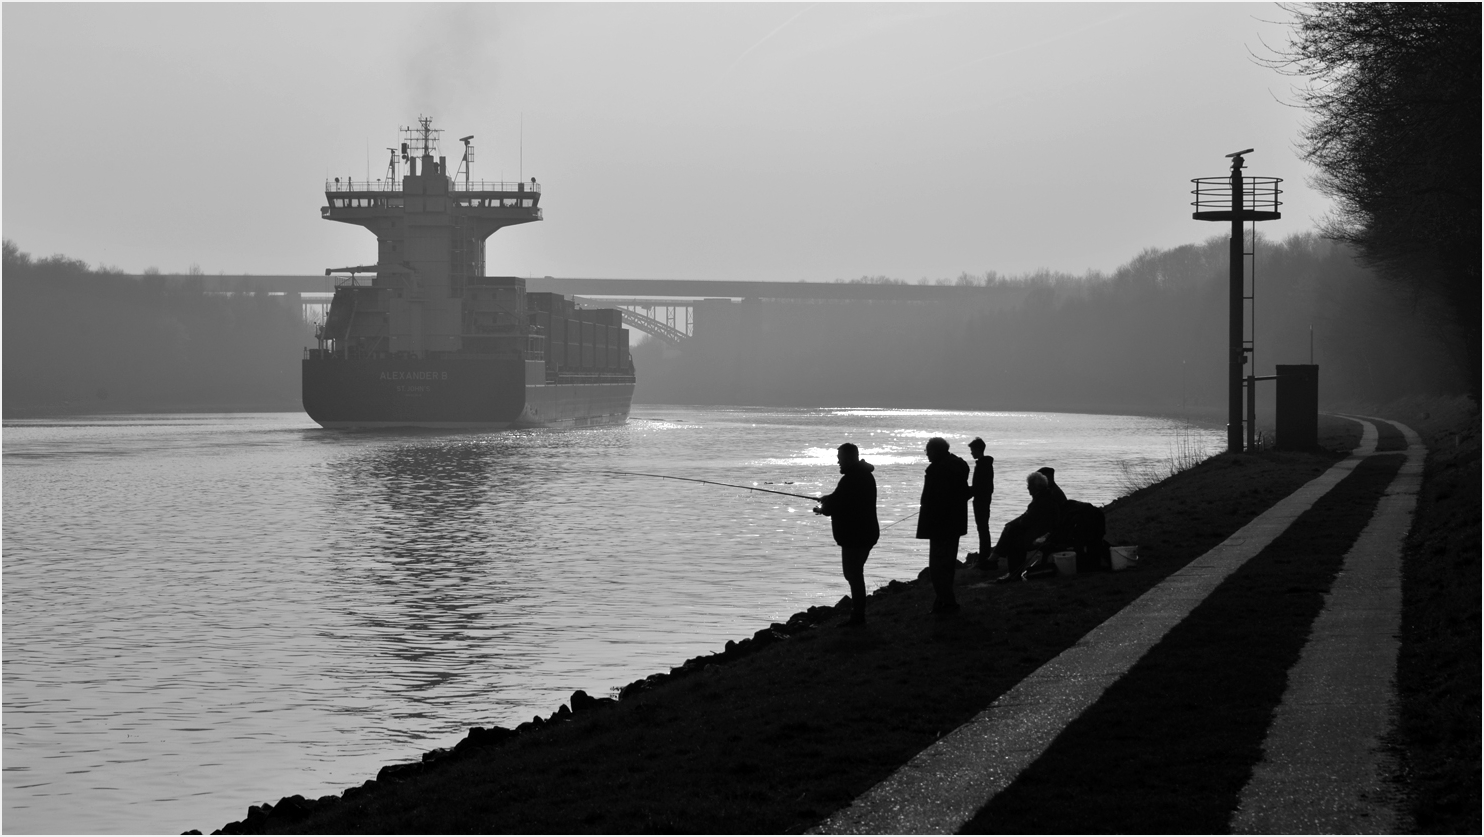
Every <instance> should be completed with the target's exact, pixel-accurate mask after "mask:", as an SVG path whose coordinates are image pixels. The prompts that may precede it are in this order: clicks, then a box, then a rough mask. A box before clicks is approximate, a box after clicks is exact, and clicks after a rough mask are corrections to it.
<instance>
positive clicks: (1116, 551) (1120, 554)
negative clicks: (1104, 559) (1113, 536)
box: [1111, 546, 1139, 570]
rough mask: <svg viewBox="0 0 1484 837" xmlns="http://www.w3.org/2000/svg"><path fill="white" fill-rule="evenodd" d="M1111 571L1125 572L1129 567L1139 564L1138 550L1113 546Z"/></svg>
mask: <svg viewBox="0 0 1484 837" xmlns="http://www.w3.org/2000/svg"><path fill="white" fill-rule="evenodd" d="M1111 554H1112V556H1113V569H1114V570H1126V569H1128V568H1129V566H1131V565H1133V564H1137V563H1138V562H1139V548H1138V547H1137V546H1115V547H1113V549H1112V553H1111Z"/></svg>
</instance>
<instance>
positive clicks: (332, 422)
mask: <svg viewBox="0 0 1484 837" xmlns="http://www.w3.org/2000/svg"><path fill="white" fill-rule="evenodd" d="M633 395H634V384H633V382H632V379H628V380H611V379H610V380H603V378H602V377H601V376H589V380H584V381H582V382H578V383H550V384H549V383H546V380H545V368H544V364H542V363H540V362H531V361H524V360H520V359H494V358H446V359H438V360H392V359H372V358H351V359H346V358H336V357H311V358H306V359H305V360H304V361H303V400H304V411H305V412H306V413H308V414H309V417H310V418H312V419H314V421H315V422H316V423H318V424H319V425H320V426H322V427H328V428H337V429H340V428H344V429H374V428H395V427H422V428H432V429H438V430H500V429H504V428H508V427H589V426H594V425H604V424H622V423H623V422H624V421H626V420H627V419H628V415H629V404H630V402H631V401H632V399H633Z"/></svg>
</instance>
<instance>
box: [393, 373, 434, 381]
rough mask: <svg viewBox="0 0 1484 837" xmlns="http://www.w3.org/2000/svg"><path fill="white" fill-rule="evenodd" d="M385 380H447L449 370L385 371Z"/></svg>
mask: <svg viewBox="0 0 1484 837" xmlns="http://www.w3.org/2000/svg"><path fill="white" fill-rule="evenodd" d="M381 380H383V381H446V380H448V373H447V372H383V373H381Z"/></svg>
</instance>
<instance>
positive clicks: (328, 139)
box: [0, 2, 1329, 281]
mask: <svg viewBox="0 0 1484 837" xmlns="http://www.w3.org/2000/svg"><path fill="white" fill-rule="evenodd" d="M1288 19H1289V15H1288V13H1287V12H1285V11H1284V10H1282V9H1280V8H1279V7H1277V6H1275V5H1272V4H1268V3H1248V4H1213V3H1190V4H1187V3H1153V4H1116V3H1092V4H1075V3H1032V4H1020V3H952V4H931V3H907V4H850V3H814V4H800V3H742V4H726V3H697V4H691V3H662V4H620V3H600V4H579V3H570V4H569V3H560V4H558V3H508V4H507V3H499V4H407V5H404V4H392V3H330V4H312V5H311V4H290V3H269V4H258V3H249V4H216V3H211V4H192V3H164V4H139V5H136V4H127V3H104V4H53V3H35V4H32V3H13V2H12V3H5V4H4V5H3V7H0V25H3V99H0V110H3V129H4V130H3V160H0V165H3V179H0V191H3V219H0V226H3V234H4V237H5V238H6V239H8V240H11V241H13V242H15V244H16V245H17V246H18V247H19V248H20V249H21V250H22V251H25V252H28V253H31V254H32V255H35V256H38V257H39V256H46V255H51V254H64V255H66V256H69V257H71V258H77V259H82V260H84V261H86V262H88V263H90V264H92V265H94V266H99V265H106V266H111V267H116V268H119V269H122V270H124V271H126V272H141V271H143V270H144V269H146V268H149V267H154V268H158V269H159V270H161V271H164V272H166V273H171V272H184V271H186V270H187V269H189V268H190V267H191V266H193V265H194V266H198V267H199V268H200V269H201V270H202V271H204V272H206V273H210V274H216V273H227V274H238V273H251V274H322V273H323V271H324V269H325V268H327V267H339V266H342V265H349V264H364V263H367V262H368V261H372V260H374V259H375V253H376V250H375V240H374V238H373V237H372V236H371V234H370V233H368V232H366V231H365V230H363V229H361V228H359V227H355V226H350V225H345V224H338V223H334V222H330V221H324V220H321V218H320V217H319V209H320V207H321V206H323V205H324V204H325V196H324V191H323V190H324V183H325V180H326V179H327V178H331V177H336V176H339V177H354V178H355V179H356V180H363V179H365V178H366V177H367V176H368V174H369V176H370V178H372V179H375V178H378V177H383V176H385V172H386V163H387V158H388V152H387V148H388V147H389V146H393V145H395V144H396V143H397V142H398V141H399V133H398V129H399V128H400V127H402V126H408V125H413V124H415V122H416V120H417V118H418V117H419V116H431V117H432V118H433V120H434V127H436V128H443V129H445V130H446V133H444V134H443V153H444V154H446V155H447V156H448V157H450V158H456V157H457V156H458V153H459V152H458V148H459V144H458V138H459V137H462V136H465V135H469V134H473V135H474V137H475V138H474V145H475V149H476V151H475V162H474V164H473V176H474V178H475V179H480V178H484V179H504V180H515V179H518V178H520V179H529V178H531V177H535V178H537V179H538V181H539V182H540V183H541V187H542V201H541V203H542V207H543V210H544V214H545V220H543V221H541V222H539V223H534V224H526V225H521V226H516V227H511V228H508V229H505V230H502V231H501V232H498V233H496V234H495V235H494V236H492V237H491V238H490V240H489V245H488V251H487V272H488V273H490V274H491V275H517V276H562V277H613V278H656V279H660V278H663V279H728V280H737V279H754V280H778V281H833V280H836V279H850V278H856V277H860V276H867V275H869V276H889V277H893V278H898V279H905V280H908V281H918V280H920V279H922V278H928V279H932V280H937V279H942V278H952V277H956V276H958V275H959V274H961V273H963V272H968V273H972V274H983V273H984V272H985V271H989V270H994V271H997V272H998V273H1000V274H1002V275H1017V274H1025V273H1029V272H1032V271H1036V270H1039V269H1043V268H1044V269H1049V270H1054V271H1063V272H1068V273H1073V274H1082V273H1084V272H1086V271H1090V270H1100V271H1105V272H1106V271H1112V270H1113V269H1115V268H1116V267H1118V265H1120V264H1122V263H1124V262H1126V261H1128V260H1129V259H1131V258H1132V257H1133V256H1135V255H1136V254H1138V253H1139V252H1140V251H1141V250H1143V249H1145V248H1149V247H1160V248H1167V247H1174V246H1178V245H1180V244H1186V243H1192V242H1198V241H1202V240H1204V239H1206V238H1209V237H1211V236H1213V235H1219V234H1223V233H1224V232H1225V231H1226V228H1225V226H1224V225H1221V224H1211V223H1202V222H1198V221H1194V220H1192V219H1191V217H1190V211H1191V210H1190V206H1189V202H1190V200H1191V195H1190V189H1191V188H1192V187H1191V184H1190V179H1191V178H1193V177H1205V176H1220V175H1223V174H1225V173H1226V171H1227V166H1228V162H1227V160H1226V159H1225V155H1226V154H1228V153H1230V152H1233V151H1239V150H1242V149H1245V148H1255V149H1256V151H1255V153H1253V154H1251V155H1248V158H1247V159H1248V172H1249V173H1251V174H1256V175H1264V176H1274V177H1281V178H1284V181H1285V182H1284V184H1283V188H1284V190H1285V192H1284V195H1283V200H1284V202H1285V203H1284V206H1283V213H1284V217H1283V219H1282V220H1280V221H1274V222H1268V223H1264V224H1263V225H1262V226H1261V227H1260V230H1261V232H1263V233H1264V234H1265V235H1268V236H1273V237H1283V236H1286V235H1289V234H1291V233H1295V232H1302V231H1308V230H1311V229H1313V228H1314V227H1315V225H1316V224H1317V223H1318V222H1319V221H1320V220H1321V219H1322V218H1323V217H1324V216H1325V214H1326V213H1327V212H1328V211H1329V202H1328V200H1327V199H1326V198H1325V197H1324V196H1323V195H1320V194H1319V193H1317V192H1316V191H1314V190H1313V189H1311V188H1310V187H1309V186H1308V185H1307V183H1306V181H1307V180H1308V179H1309V178H1310V177H1311V176H1312V171H1311V170H1310V169H1309V168H1308V167H1306V166H1305V164H1303V163H1302V162H1301V161H1300V160H1299V159H1298V154H1297V141H1298V139H1299V134H1300V131H1301V129H1302V126H1303V124H1304V121H1305V115H1304V112H1303V111H1302V110H1300V109H1298V108H1297V107H1295V106H1294V105H1293V102H1294V100H1295V96H1294V95H1293V90H1292V85H1293V80H1292V79H1290V78H1287V77H1285V76H1282V75H1280V74H1279V73H1277V72H1275V71H1273V70H1272V69H1269V68H1267V67H1264V66H1262V65H1261V64H1260V63H1259V62H1258V61H1257V60H1256V59H1255V58H1254V56H1264V55H1270V54H1271V52H1270V48H1280V47H1282V46H1283V45H1285V44H1286V43H1287V39H1288V35H1289V29H1288V27H1287V26H1286V25H1285V23H1284V22H1285V21H1287V20H1288ZM1265 44H1266V46H1265ZM452 164H453V161H452V159H451V160H450V166H451V167H452Z"/></svg>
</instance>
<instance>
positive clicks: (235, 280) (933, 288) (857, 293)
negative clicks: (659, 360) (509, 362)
mask: <svg viewBox="0 0 1484 837" xmlns="http://www.w3.org/2000/svg"><path fill="white" fill-rule="evenodd" d="M201 281H202V283H203V288H204V289H205V290H207V291H216V292H239V293H241V292H268V293H297V294H299V295H300V299H301V300H302V302H303V304H304V306H305V308H306V310H308V311H312V312H316V313H318V312H322V311H323V309H324V308H325V307H326V306H327V305H328V304H329V300H330V297H331V296H332V295H333V294H334V290H335V284H334V283H335V279H334V277H328V276H316V275H307V276H262V275H237V276H224V275H217V276H202V277H201ZM526 282H527V289H528V290H531V291H537V292H548V293H560V294H563V295H566V296H571V297H573V298H574V299H575V300H576V301H577V303H578V305H579V306H581V307H584V308H618V309H619V310H621V311H622V312H623V319H624V324H625V325H627V326H629V327H630V328H633V329H637V330H639V331H642V332H644V333H646V334H649V335H651V336H653V337H655V338H656V339H659V340H661V341H663V342H665V343H668V344H670V345H674V346H679V345H682V344H684V343H685V342H686V340H687V339H689V338H690V337H691V336H692V335H694V334H695V333H696V324H697V322H698V321H702V322H704V321H705V320H706V314H705V312H706V311H707V310H708V309H709V310H712V311H715V312H717V313H716V314H715V315H713V317H714V318H726V315H725V314H723V313H722V312H723V311H726V310H727V309H731V308H732V307H733V306H734V305H736V304H741V305H744V306H746V305H748V304H756V303H760V302H762V301H764V300H767V301H782V302H852V301H854V302H875V303H941V304H947V305H959V304H974V305H978V306H984V307H999V306H1003V305H1007V304H1016V303H1018V302H1019V301H1020V299H1021V297H1022V296H1023V294H1024V290H1023V289H1022V288H1021V287H1019V286H1016V285H1009V286H1006V285H999V286H996V287H993V288H986V287H983V286H975V285H894V284H868V283H853V282H754V281H707V280H699V279H601V278H570V277H553V276H545V277H541V278H528V279H527V280H526Z"/></svg>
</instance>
